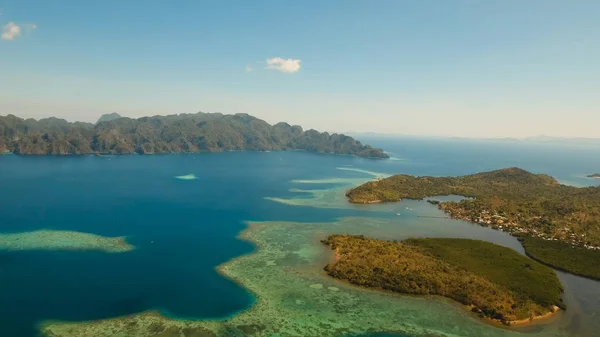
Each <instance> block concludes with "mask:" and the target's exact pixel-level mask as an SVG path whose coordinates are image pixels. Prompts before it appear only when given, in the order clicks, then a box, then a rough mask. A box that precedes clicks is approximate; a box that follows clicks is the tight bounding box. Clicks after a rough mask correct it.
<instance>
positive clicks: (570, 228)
mask: <svg viewBox="0 0 600 337" xmlns="http://www.w3.org/2000/svg"><path fill="white" fill-rule="evenodd" d="M346 195H347V197H348V199H349V201H350V202H352V203H371V202H378V201H381V202H385V201H399V200H401V199H424V198H427V197H434V196H440V195H461V196H465V197H471V198H469V199H464V200H461V201H459V202H440V203H439V204H438V205H437V206H438V207H439V208H440V209H442V210H443V211H445V212H446V213H448V214H449V215H450V216H452V217H453V218H456V219H462V220H466V221H470V222H474V223H477V224H479V225H481V226H486V227H491V228H494V229H498V230H502V231H505V232H508V233H510V234H512V235H514V236H517V237H520V238H521V241H522V242H524V247H525V250H526V252H527V254H528V255H529V256H531V257H532V258H534V259H536V260H538V261H541V262H543V263H546V264H548V265H551V266H553V267H555V268H557V269H561V270H564V271H567V272H571V273H573V274H577V275H581V276H585V277H589V278H594V279H600V187H582V188H580V187H572V186H565V185H561V184H559V183H558V182H557V181H556V179H554V178H552V177H550V176H548V175H544V174H533V173H530V172H527V171H525V170H522V169H519V168H507V169H502V170H497V171H491V172H483V173H477V174H473V175H467V176H462V177H414V176H409V175H395V176H392V177H389V178H385V179H381V180H378V181H371V182H368V183H365V184H363V185H361V186H358V187H356V188H354V189H351V190H350V191H348V192H347V194H346ZM582 250H583V251H587V253H586V254H581V251H582Z"/></svg>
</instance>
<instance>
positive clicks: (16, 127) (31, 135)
mask: <svg viewBox="0 0 600 337" xmlns="http://www.w3.org/2000/svg"><path fill="white" fill-rule="evenodd" d="M115 115H117V114H115ZM115 115H112V117H115ZM104 116H106V115H104ZM109 117H110V115H109ZM101 119H102V118H101ZM230 150H250V151H277V150H283V151H285V150H305V151H309V152H320V153H334V154H347V155H356V156H359V157H371V158H389V156H388V155H387V154H386V153H385V152H383V150H381V149H377V148H373V147H372V146H370V145H363V144H362V143H361V142H359V141H357V140H355V139H354V138H352V137H349V136H346V135H343V134H337V133H333V134H330V133H328V132H319V131H316V130H313V129H309V130H303V129H302V127H301V126H299V125H290V124H288V123H285V122H280V123H277V124H274V125H270V124H269V123H267V122H265V121H264V120H261V119H258V118H256V117H254V116H251V115H249V114H245V113H239V114H235V115H226V114H221V113H203V112H199V113H195V114H176V115H167V116H152V117H141V118H137V119H132V118H128V117H118V118H114V119H110V120H104V121H99V122H98V123H97V124H91V123H83V122H74V123H71V122H68V121H66V120H64V119H60V118H55V117H51V118H44V119H40V120H35V119H22V118H19V117H17V116H15V115H7V116H0V152H13V153H15V154H20V155H47V154H55V155H67V154H100V153H102V154H133V153H137V154H154V153H182V152H221V151H230Z"/></svg>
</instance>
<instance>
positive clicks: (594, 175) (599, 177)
mask: <svg viewBox="0 0 600 337" xmlns="http://www.w3.org/2000/svg"><path fill="white" fill-rule="evenodd" d="M587 177H588V178H596V179H600V173H594V174H590V175H588V176H587Z"/></svg>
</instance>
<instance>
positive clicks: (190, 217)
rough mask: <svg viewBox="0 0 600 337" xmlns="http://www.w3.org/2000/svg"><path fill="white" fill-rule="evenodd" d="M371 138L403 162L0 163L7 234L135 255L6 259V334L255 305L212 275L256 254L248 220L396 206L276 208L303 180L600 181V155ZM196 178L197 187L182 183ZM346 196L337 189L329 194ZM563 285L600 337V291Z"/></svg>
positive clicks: (1, 280)
mask: <svg viewBox="0 0 600 337" xmlns="http://www.w3.org/2000/svg"><path fill="white" fill-rule="evenodd" d="M368 142H369V143H371V144H373V145H376V146H380V147H383V148H384V149H386V150H387V151H388V152H390V153H391V154H392V155H393V158H392V160H370V159H364V158H356V157H350V156H336V155H320V154H310V153H303V152H270V153H252V152H229V153H216V154H180V155H154V156H135V155H132V156H101V157H92V156H86V157H77V156H65V157H19V156H10V155H9V156H2V157H0V233H16V232H26V231H32V230H37V229H54V230H72V231H80V232H86V233H94V234H97V235H102V236H109V237H112V236H125V237H126V240H127V242H129V243H130V244H132V245H134V246H135V247H136V249H134V250H133V251H131V252H127V253H122V254H106V253H103V252H93V251H91V252H89V251H42V250H35V251H18V252H16V251H1V250H0V303H1V305H0V322H1V323H2V326H3V328H2V334H1V335H2V336H8V337H12V336H24V337H28V336H34V335H35V334H36V324H38V323H40V322H42V321H46V320H64V321H86V320H99V319H104V318H110V317H116V316H122V315H128V314H134V313H139V312H143V311H147V310H158V311H160V312H161V313H162V314H163V315H166V316H169V317H174V318H178V319H207V318H211V319H213V318H217V319H218V318H224V317H230V316H232V315H236V313H238V312H240V311H243V310H245V309H247V308H249V307H251V306H252V304H253V303H255V301H256V299H255V298H254V295H252V294H251V293H249V292H248V291H246V290H245V289H244V288H243V287H242V286H240V285H238V284H236V283H234V282H233V281H230V280H228V279H227V278H225V277H223V276H222V275H220V274H219V273H218V272H217V271H216V269H215V268H216V266H218V265H220V264H222V263H224V262H226V261H228V260H230V259H232V258H235V257H237V256H240V255H243V254H248V253H250V252H252V251H253V250H254V249H255V247H253V245H252V244H251V243H248V242H246V241H241V240H238V239H237V238H236V237H237V235H238V234H239V232H240V231H242V230H243V229H244V228H245V227H246V225H245V223H244V222H245V221H297V222H329V221H335V220H336V219H338V218H341V217H353V216H370V217H381V218H389V217H391V216H392V212H389V211H388V210H387V209H386V208H385V207H382V208H381V209H375V212H373V209H370V210H366V209H364V208H361V207H347V208H322V207H298V206H290V205H286V204H281V203H277V202H273V201H272V200H267V199H265V197H269V196H270V197H273V196H276V197H279V198H297V197H298V193H296V192H293V191H290V189H294V188H298V184H296V183H294V182H293V181H294V180H296V179H303V180H311V179H324V178H338V179H354V178H356V179H359V178H363V179H364V178H365V174H364V173H361V172H358V171H352V170H340V169H339V168H354V169H358V170H367V171H373V172H379V173H388V174H393V173H407V174H416V175H462V174H468V173H474V172H479V171H486V170H491V169H499V168H503V167H509V166H519V167H522V168H524V169H528V170H531V171H533V172H536V173H547V174H551V175H553V176H555V177H556V178H557V179H559V180H560V181H561V182H564V183H569V184H573V185H580V186H583V185H593V184H598V181H597V180H592V179H587V178H585V174H589V173H591V172H596V171H598V168H599V167H600V159H599V158H600V156H598V155H597V154H598V149H597V148H593V147H575V148H574V147H572V146H569V147H560V146H549V145H547V144H520V143H517V144H515V143H513V142H500V141H496V142H492V141H483V142H482V141H479V142H476V141H469V140H451V141H449V140H436V139H419V138H399V139H390V138H372V139H368ZM186 175H194V176H195V177H196V178H197V179H192V180H181V179H176V178H175V177H178V176H186ZM367 178H368V176H367ZM335 186H337V184H336V183H335V182H333V183H330V184H319V185H318V188H319V189H328V188H335ZM303 187H304V186H303ZM305 197H306V198H308V196H305ZM374 207H379V206H374ZM407 207H408V206H407ZM411 207H414V208H417V207H419V206H418V205H411ZM412 221H413V222H414V224H415V227H414V234H415V235H421V236H423V235H436V233H434V232H432V231H436V232H438V235H440V233H446V231H447V229H443V227H444V225H443V223H442V222H440V225H439V226H437V227H436V226H433V227H432V226H423V228H427V230H428V231H429V232H423V230H421V232H419V227H418V224H419V221H421V222H422V221H425V220H422V219H417V218H414V219H413V220H412ZM451 229H452V230H454V231H458V232H462V235H468V236H473V235H475V236H478V237H481V238H483V239H488V240H489V241H498V243H503V242H504V243H505V245H508V246H513V248H514V249H517V250H518V249H519V248H520V247H518V246H515V245H514V241H512V240H511V239H512V238H510V237H508V236H503V234H502V233H500V232H495V231H491V230H488V229H485V228H480V227H477V226H473V225H470V224H464V225H461V226H460V227H459V226H456V227H452V228H451ZM473 233H475V234H473ZM456 234H457V235H458V234H461V233H456ZM560 277H561V280H562V281H563V283H564V284H565V285H566V287H567V291H566V295H565V296H566V297H568V298H567V304H568V305H569V308H573V309H572V310H571V309H569V310H568V311H567V314H566V315H565V318H564V319H563V321H564V322H563V323H564V324H566V325H565V326H567V328H565V329H567V330H568V331H569V332H570V333H573V334H574V335H579V336H586V333H587V331H592V330H593V329H595V327H594V326H586V324H589V323H588V322H590V321H591V319H590V317H591V316H590V315H592V314H595V313H600V285H599V284H598V282H594V281H589V280H584V279H581V278H578V277H574V276H571V275H563V274H561V275H560ZM561 324H562V323H561ZM529 329H535V327H532V328H529Z"/></svg>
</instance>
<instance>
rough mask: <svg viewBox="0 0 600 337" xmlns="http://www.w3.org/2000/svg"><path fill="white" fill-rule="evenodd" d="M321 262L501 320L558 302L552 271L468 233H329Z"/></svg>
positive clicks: (516, 319)
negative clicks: (329, 255)
mask: <svg viewBox="0 0 600 337" xmlns="http://www.w3.org/2000/svg"><path fill="white" fill-rule="evenodd" d="M322 242H323V243H324V244H325V245H327V246H329V247H330V248H331V249H332V250H334V251H335V260H334V262H332V263H330V264H328V265H327V266H326V267H325V271H326V272H327V273H328V274H329V275H330V276H332V277H335V278H338V279H343V280H347V281H348V282H350V283H352V284H356V285H359V286H364V287H370V288H379V289H383V290H389V291H393V292H398V293H403V294H410V295H440V296H444V297H447V298H451V299H453V300H456V301H458V302H460V303H462V304H464V305H466V306H468V307H469V308H470V309H471V311H473V312H475V313H478V314H479V315H480V316H481V317H484V318H489V319H493V320H496V321H499V322H502V323H503V324H507V325H510V324H515V323H525V322H529V321H530V320H533V319H536V318H539V317H546V316H547V315H549V314H552V313H554V312H556V311H557V310H558V309H559V308H561V309H565V305H564V303H563V301H562V299H561V293H562V291H563V288H562V286H561V283H560V281H559V280H558V277H557V276H556V274H555V273H554V271H553V270H552V269H550V268H548V267H546V266H544V265H542V264H540V263H537V262H535V261H533V260H531V259H529V258H527V257H525V256H522V255H520V254H519V253H517V252H515V251H513V250H512V249H510V248H506V247H502V246H498V245H495V244H492V243H488V242H484V241H479V240H470V239H407V240H405V241H403V242H396V241H383V240H375V239H370V238H366V237H364V236H362V235H360V236H352V235H332V236H329V237H328V238H327V239H326V240H323V241H322Z"/></svg>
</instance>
